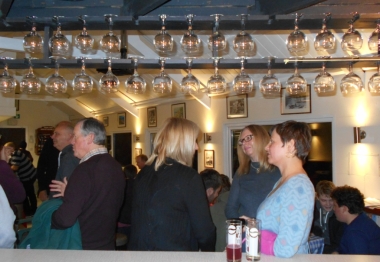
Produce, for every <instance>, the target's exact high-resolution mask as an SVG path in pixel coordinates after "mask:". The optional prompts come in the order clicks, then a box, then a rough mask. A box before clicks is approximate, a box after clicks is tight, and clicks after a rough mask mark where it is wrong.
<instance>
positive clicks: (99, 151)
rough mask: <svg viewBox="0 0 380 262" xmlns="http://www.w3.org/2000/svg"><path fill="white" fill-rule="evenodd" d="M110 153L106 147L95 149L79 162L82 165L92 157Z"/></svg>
mask: <svg viewBox="0 0 380 262" xmlns="http://www.w3.org/2000/svg"><path fill="white" fill-rule="evenodd" d="M107 153H108V150H107V148H105V147H100V148H95V149H92V150H91V151H90V152H88V153H87V154H86V155H85V156H84V157H83V158H82V159H81V160H80V162H79V164H80V163H82V162H84V161H86V160H88V159H89V158H90V157H92V156H95V155H100V154H107Z"/></svg>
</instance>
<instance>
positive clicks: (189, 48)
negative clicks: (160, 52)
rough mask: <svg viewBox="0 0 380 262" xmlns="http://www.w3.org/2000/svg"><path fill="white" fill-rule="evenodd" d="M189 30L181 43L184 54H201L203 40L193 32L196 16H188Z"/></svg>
mask: <svg viewBox="0 0 380 262" xmlns="http://www.w3.org/2000/svg"><path fill="white" fill-rule="evenodd" d="M186 18H187V24H188V29H187V32H186V33H185V34H184V35H183V36H182V38H181V40H180V43H181V48H182V50H183V52H185V53H186V54H193V53H197V52H199V49H200V47H201V43H202V41H201V39H200V38H199V37H198V36H197V35H196V34H195V33H194V31H193V18H194V15H192V14H190V15H187V16H186Z"/></svg>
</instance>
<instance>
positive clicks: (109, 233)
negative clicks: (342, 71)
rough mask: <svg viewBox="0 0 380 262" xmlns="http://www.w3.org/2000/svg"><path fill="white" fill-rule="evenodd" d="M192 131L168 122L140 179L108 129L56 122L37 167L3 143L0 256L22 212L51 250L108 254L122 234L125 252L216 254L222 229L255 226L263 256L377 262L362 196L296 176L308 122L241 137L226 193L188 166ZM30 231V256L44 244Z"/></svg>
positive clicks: (379, 246) (377, 235) (376, 233)
mask: <svg viewBox="0 0 380 262" xmlns="http://www.w3.org/2000/svg"><path fill="white" fill-rule="evenodd" d="M199 132H200V131H199V127H198V126H197V125H196V124H195V123H194V122H192V121H190V120H186V119H182V118H174V117H173V118H168V119H167V120H166V121H165V122H164V123H163V124H162V126H161V128H160V130H159V131H158V132H157V134H156V136H155V139H154V142H153V151H152V154H151V156H150V157H148V156H146V155H138V156H136V158H135V161H136V165H137V167H138V168H137V167H136V166H134V165H128V166H125V167H124V170H123V169H122V167H121V165H120V164H119V163H118V162H117V161H116V160H115V159H114V158H112V156H111V155H110V154H108V151H107V148H106V147H105V142H106V130H105V127H104V125H103V124H102V123H101V122H100V121H98V120H97V119H95V118H85V119H83V120H81V121H79V122H78V123H76V125H75V126H74V125H72V123H70V122H67V121H62V122H60V123H58V124H57V125H56V127H55V130H54V133H53V135H52V136H51V140H50V139H49V140H48V141H47V142H46V144H45V146H44V148H43V150H42V152H41V156H40V157H39V160H38V165H37V168H35V167H34V166H33V158H32V156H31V155H30V154H29V155H28V153H27V150H26V146H27V145H26V143H25V142H24V141H22V143H21V144H20V146H19V147H18V148H16V147H15V145H14V144H13V143H12V142H10V143H6V144H5V145H4V146H3V147H1V148H0V149H1V160H0V211H1V213H0V236H2V237H1V239H0V247H2V248H12V247H13V243H14V242H15V240H16V238H15V232H14V230H13V228H12V227H13V223H14V220H15V218H16V217H17V216H19V212H17V207H16V205H17V204H20V203H23V210H24V212H25V215H34V218H36V220H37V218H38V219H39V220H38V221H45V220H47V221H46V223H45V222H43V223H42V224H41V222H39V226H38V229H37V228H34V227H32V231H33V230H34V231H36V230H43V232H44V233H46V232H47V233H46V234H50V236H54V237H55V238H59V237H61V238H65V241H61V242H65V244H62V243H61V242H59V241H54V242H55V243H54V245H55V246H54V247H55V248H65V249H68V248H74V249H85V250H115V235H116V232H118V233H121V234H125V235H126V236H127V237H126V238H127V240H128V244H127V248H126V249H128V250H140V251H224V249H225V240H226V230H225V222H226V220H227V219H241V220H243V221H244V220H247V219H251V218H255V219H259V220H261V224H262V230H261V252H262V253H264V254H267V255H274V256H277V257H286V258H288V257H292V256H294V255H295V254H307V253H308V252H309V246H308V240H309V238H310V236H314V235H315V236H319V237H322V238H323V239H324V249H323V253H324V254H375V255H380V228H379V226H378V225H377V224H376V223H375V222H374V221H373V220H371V219H370V218H369V217H368V216H367V215H366V214H365V213H364V196H363V194H362V193H361V192H360V191H359V190H358V189H357V188H354V187H350V186H341V187H336V186H335V185H334V184H333V183H332V182H331V181H321V182H319V183H318V184H317V185H316V188H315V189H314V186H313V184H312V183H311V181H310V179H309V177H308V175H307V173H306V171H305V170H304V168H303V165H304V163H305V161H306V158H307V156H308V153H309V151H310V147H311V132H310V128H309V126H308V125H307V124H306V123H303V122H296V121H286V122H284V123H280V124H277V125H274V126H273V127H272V128H271V130H270V131H269V132H268V131H267V130H265V129H264V128H263V127H261V126H259V125H249V126H246V127H245V128H243V130H242V131H241V133H240V136H239V139H238V148H237V154H238V160H239V166H238V169H237V171H236V173H235V174H233V176H232V177H233V180H232V184H231V182H230V178H229V176H227V175H224V174H220V173H219V172H218V171H216V170H214V169H205V170H203V171H201V172H200V173H198V171H197V170H195V169H194V168H193V167H192V165H193V156H194V153H195V152H196V150H198V144H197V139H198V136H199ZM36 179H38V186H39V189H38V197H39V199H40V200H41V201H43V202H42V204H41V205H40V207H38V208H37V199H36V194H35V190H34V183H35V180H36ZM34 218H33V220H34ZM43 219H44V220H43ZM44 224H46V226H45V227H46V228H44V229H41V227H44ZM32 231H31V233H30V236H28V237H27V239H28V247H29V248H34V242H33V241H37V239H38V241H39V242H44V241H41V234H39V232H34V233H32ZM243 237H244V236H243ZM34 238H35V239H34ZM72 239H75V241H74V240H72ZM58 242H59V243H58ZM57 243H58V244H57ZM57 245H58V246H57ZM21 246H22V245H21ZM38 247H41V245H39V246H38ZM48 247H49V248H52V244H51V243H47V247H46V248H48ZM243 251H245V250H244V247H243Z"/></svg>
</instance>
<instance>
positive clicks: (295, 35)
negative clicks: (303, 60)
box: [286, 14, 307, 56]
mask: <svg viewBox="0 0 380 262" xmlns="http://www.w3.org/2000/svg"><path fill="white" fill-rule="evenodd" d="M295 15H296V18H295V20H294V31H293V32H291V33H290V34H289V36H288V38H287V39H286V47H287V48H288V51H289V52H290V53H291V54H295V55H296V56H298V55H299V54H300V53H303V52H305V51H306V48H307V37H306V35H305V34H304V33H303V32H302V31H300V30H299V29H298V23H299V20H300V19H301V17H302V16H303V14H295Z"/></svg>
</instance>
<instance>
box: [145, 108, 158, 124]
mask: <svg viewBox="0 0 380 262" xmlns="http://www.w3.org/2000/svg"><path fill="white" fill-rule="evenodd" d="M146 111H147V120H148V127H156V126H157V107H155V106H153V107H148V108H147V109H146Z"/></svg>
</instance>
